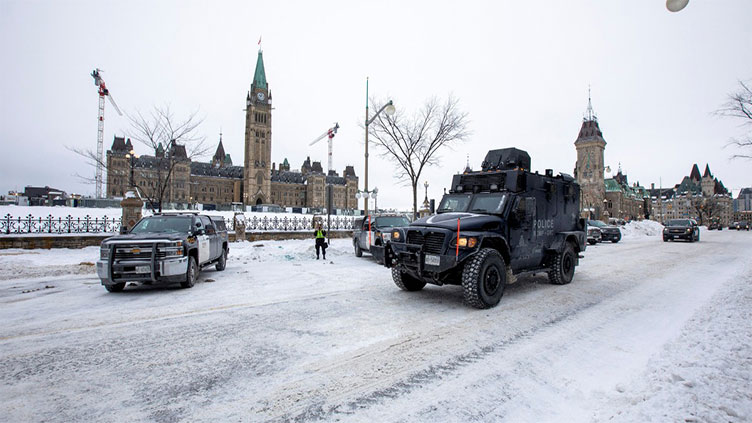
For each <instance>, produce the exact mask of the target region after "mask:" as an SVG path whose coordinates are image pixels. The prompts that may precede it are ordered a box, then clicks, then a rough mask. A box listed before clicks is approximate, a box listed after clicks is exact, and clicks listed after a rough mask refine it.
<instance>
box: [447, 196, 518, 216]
mask: <svg viewBox="0 0 752 423" xmlns="http://www.w3.org/2000/svg"><path fill="white" fill-rule="evenodd" d="M506 200H507V194H506V193H498V192H494V193H481V194H449V195H445V196H444V198H442V199H441V204H440V205H439V209H438V210H437V212H438V213H448V212H465V211H469V212H471V213H486V214H501V213H502V212H503V210H504V205H505V204H506Z"/></svg>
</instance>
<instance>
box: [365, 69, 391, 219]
mask: <svg viewBox="0 0 752 423" xmlns="http://www.w3.org/2000/svg"><path fill="white" fill-rule="evenodd" d="M395 110H396V109H395V107H394V103H393V102H392V100H389V102H388V103H386V104H385V105H384V106H382V107H381V109H379V111H378V112H376V114H375V115H373V117H372V118H370V119H369V117H368V77H366V155H365V157H366V168H365V180H364V183H363V193H364V194H365V197H364V198H365V199H366V200H365V207H364V210H365V214H366V216H367V215H368V193H369V192H370V191H368V125H370V124H371V122H373V121H374V120H375V119H376V118H377V117H378V116H379V114H381V112H383V111H386V114H388V115H390V116H391V115H393V114H394V112H395ZM356 198H360V197H356Z"/></svg>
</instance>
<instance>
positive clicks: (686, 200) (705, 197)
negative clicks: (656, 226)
mask: <svg viewBox="0 0 752 423" xmlns="http://www.w3.org/2000/svg"><path fill="white" fill-rule="evenodd" d="M650 195H651V202H652V205H653V208H654V209H655V210H656V211H655V213H654V216H655V218H656V219H658V220H667V219H677V218H692V219H696V220H697V221H698V222H700V223H701V224H705V225H707V224H708V223H709V222H705V221H703V219H702V218H703V217H707V216H700V213H698V204H700V203H711V202H712V203H713V207H712V208H713V210H712V215H713V217H718V218H720V221H721V223H722V224H723V225H724V226H728V225H729V224H730V223H731V222H732V220H733V219H734V214H733V199H732V198H731V193H730V192H729V191H728V189H726V187H725V186H723V182H721V181H719V180H718V178H716V177H715V176H713V173H711V172H710V165H709V164H706V165H705V172H704V173H703V174H702V175H700V168H699V167H698V166H697V163H695V164H694V165H693V166H692V170H691V171H690V172H689V176H685V177H684V178H683V179H682V181H681V182H680V183H678V184H676V185H675V186H673V187H670V188H660V187H659V188H657V189H656V188H655V187H653V189H651V190H650ZM705 210H706V211H707V207H706V208H705Z"/></svg>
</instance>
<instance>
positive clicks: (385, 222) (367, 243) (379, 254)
mask: <svg viewBox="0 0 752 423" xmlns="http://www.w3.org/2000/svg"><path fill="white" fill-rule="evenodd" d="M409 224H410V221H409V220H408V219H407V218H406V217H405V216H402V215H380V216H372V215H369V216H366V217H365V218H363V219H359V220H356V221H355V222H353V249H354V250H355V256H356V257H361V256H363V252H364V251H365V252H367V253H371V255H372V256H373V257H374V258H375V259H376V261H378V262H379V263H383V262H384V249H385V248H388V246H389V242H390V241H391V239H392V229H393V228H394V227H398V226H407V225H409Z"/></svg>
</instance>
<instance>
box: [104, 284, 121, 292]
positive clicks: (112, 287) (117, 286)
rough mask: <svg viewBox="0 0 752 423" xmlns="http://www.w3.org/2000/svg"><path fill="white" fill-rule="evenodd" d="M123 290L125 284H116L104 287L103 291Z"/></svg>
mask: <svg viewBox="0 0 752 423" xmlns="http://www.w3.org/2000/svg"><path fill="white" fill-rule="evenodd" d="M123 288H125V282H120V283H116V284H114V285H105V286H104V289H106V290H107V292H120V291H122V290H123Z"/></svg>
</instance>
